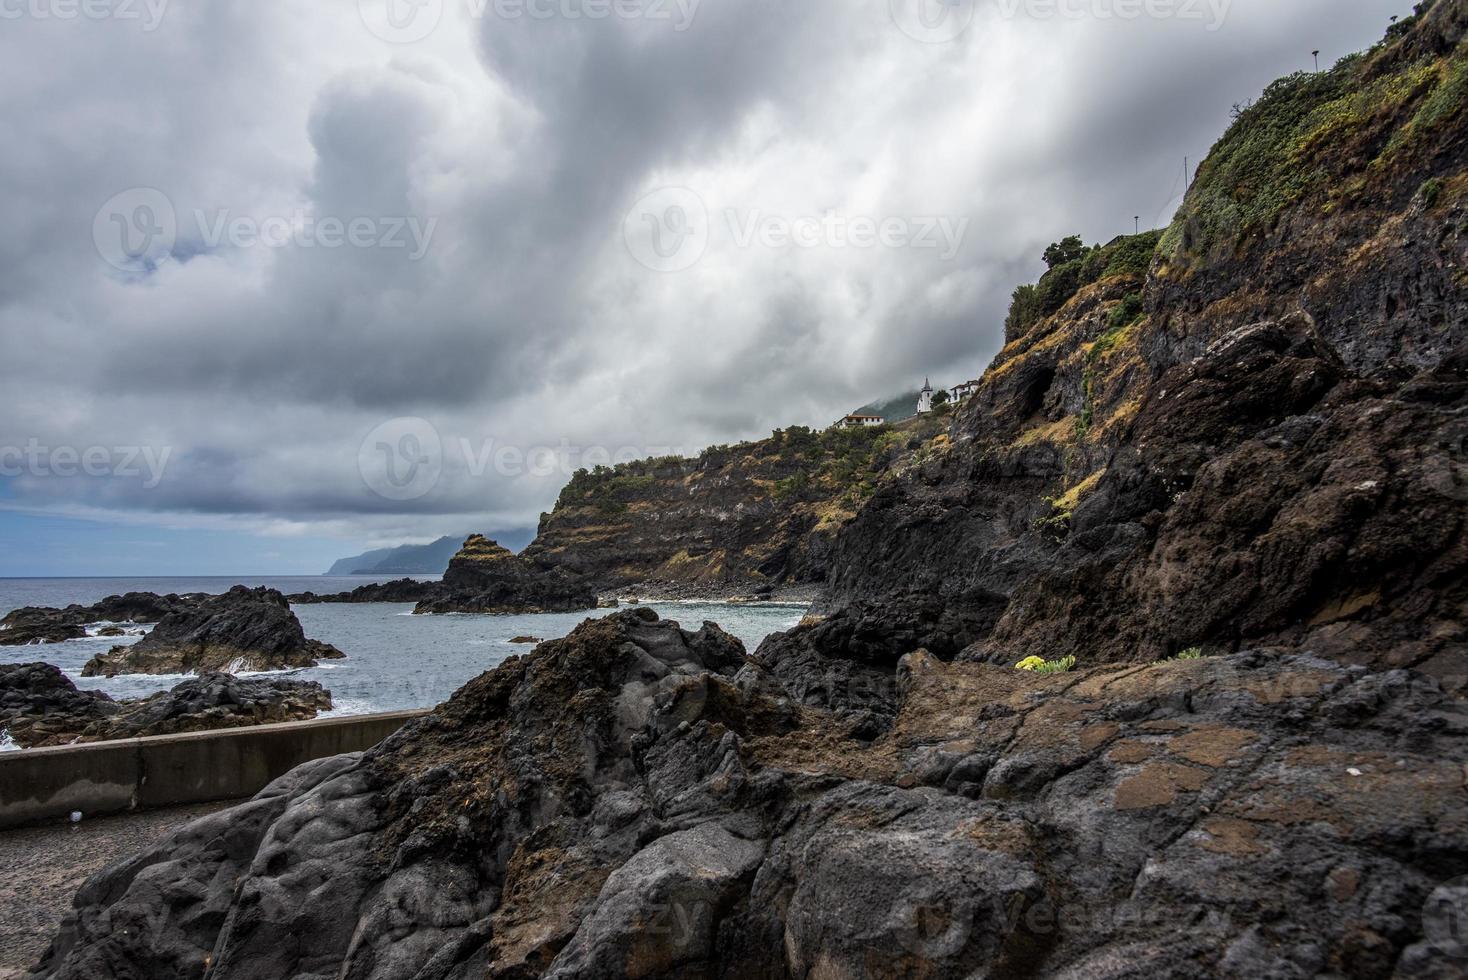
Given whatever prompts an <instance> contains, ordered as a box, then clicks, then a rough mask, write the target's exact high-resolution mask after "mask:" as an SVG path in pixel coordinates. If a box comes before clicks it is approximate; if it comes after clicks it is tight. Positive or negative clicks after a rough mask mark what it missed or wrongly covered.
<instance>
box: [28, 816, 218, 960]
mask: <svg viewBox="0 0 1468 980" xmlns="http://www.w3.org/2000/svg"><path fill="white" fill-rule="evenodd" d="M229 805H230V804H229V803H203V804H199V805H196V806H187V807H178V808H176V809H170V810H152V811H149V812H147V813H130V814H124V815H122V816H116V817H99V818H97V819H95V820H83V821H82V822H81V823H79V824H76V825H72V824H60V825H48V826H43V827H31V828H26V829H24V830H7V831H0V980H15V978H17V977H20V976H23V975H24V974H25V971H26V969H27V968H29V967H30V966H33V965H34V964H35V962H36V961H37V960H38V959H40V957H41V954H42V953H44V952H45V951H46V945H47V943H49V942H50V941H51V936H52V935H53V934H54V933H55V932H56V927H57V926H59V925H60V924H61V917H62V916H63V915H65V914H66V911H67V909H69V908H71V899H72V896H73V895H75V894H76V891H77V889H78V888H80V887H81V885H82V882H84V881H86V879H87V877H88V876H89V875H91V874H93V873H94V872H97V871H100V870H101V869H102V868H104V867H106V866H107V865H108V864H110V863H111V862H113V861H115V860H119V859H121V858H123V857H126V856H127V855H129V854H134V853H136V852H138V851H141V850H142V849H143V848H145V847H147V846H148V845H150V844H152V843H154V842H156V841H157V840H158V839H159V838H160V837H162V836H163V835H164V834H167V833H168V832H169V831H171V830H173V828H175V827H177V826H179V825H180V824H184V823H187V822H188V821H190V820H192V819H194V818H195V817H200V816H203V815H204V814H206V813H213V812H214V811H215V810H222V809H224V808H225V807H227V806H229Z"/></svg>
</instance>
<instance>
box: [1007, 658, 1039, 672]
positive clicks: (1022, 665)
mask: <svg viewBox="0 0 1468 980" xmlns="http://www.w3.org/2000/svg"><path fill="white" fill-rule="evenodd" d="M1014 666H1015V667H1016V668H1018V669H1019V670H1039V669H1040V668H1041V667H1043V666H1045V658H1044V657H1026V658H1025V659H1023V660H1021V661H1020V662H1019V663H1017V664H1015V665H1014Z"/></svg>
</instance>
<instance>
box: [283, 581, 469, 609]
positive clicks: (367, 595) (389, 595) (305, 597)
mask: <svg viewBox="0 0 1468 980" xmlns="http://www.w3.org/2000/svg"><path fill="white" fill-rule="evenodd" d="M444 591H445V590H444V585H443V583H442V582H420V581H418V580H417V579H411V578H404V579H397V580H395V581H392V582H373V583H369V584H367V585H359V586H358V587H357V588H355V589H353V590H352V591H350V592H338V593H335V594H332V595H317V594H316V593H315V592H299V593H296V594H295V595H292V596H288V597H287V598H288V599H289V600H290V603H291V605H293V606H296V605H299V606H309V605H317V604H320V603H366V602H396V603H408V602H412V603H419V602H424V601H426V600H429V599H435V598H438V597H440V596H442V595H443V594H444Z"/></svg>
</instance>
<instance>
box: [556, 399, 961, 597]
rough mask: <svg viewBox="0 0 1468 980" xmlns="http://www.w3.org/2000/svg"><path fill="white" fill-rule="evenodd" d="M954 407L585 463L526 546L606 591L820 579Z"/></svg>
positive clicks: (944, 427) (935, 436)
mask: <svg viewBox="0 0 1468 980" xmlns="http://www.w3.org/2000/svg"><path fill="white" fill-rule="evenodd" d="M947 427H948V419H947V417H946V413H934V414H933V415H929V416H923V417H920V418H915V419H912V420H909V421H906V422H902V423H897V424H892V425H884V426H877V427H873V428H856V429H827V430H824V431H818V430H815V429H810V428H807V427H805V426H792V427H790V428H788V429H780V430H777V431H775V432H774V433H773V434H772V435H771V436H770V438H768V439H763V440H760V441H757V442H747V443H740V444H738V445H734V446H714V447H711V448H709V449H707V450H705V451H704V452H703V453H701V454H700V455H699V456H697V457H694V458H691V459H683V458H681V457H664V458H659V459H647V460H638V461H635V462H631V463H624V464H621V465H619V466H599V467H596V468H595V469H591V470H580V471H578V472H577V473H576V474H574V475H573V476H572V478H571V480H570V482H569V483H568V484H567V485H566V487H565V488H564V489H563V490H562V491H561V495H560V498H559V499H558V500H557V502H556V507H555V511H554V512H553V513H551V514H547V515H545V516H544V517H543V518H542V520H541V527H540V534H539V536H538V537H537V539H536V542H535V544H533V545H532V546H531V548H530V549H529V550H528V551H527V555H530V556H532V557H534V558H536V559H538V560H542V561H545V562H547V563H549V564H553V565H563V566H565V567H566V568H567V569H568V570H569V571H572V572H573V573H576V574H579V575H584V576H587V577H588V578H589V579H590V580H591V581H592V582H593V583H594V584H595V585H596V587H598V588H600V589H613V588H617V587H621V586H626V585H634V584H642V585H645V586H647V587H648V588H651V589H654V590H657V589H666V590H668V591H673V589H671V588H668V587H677V586H680V585H694V584H697V585H706V586H731V585H732V586H737V585H741V584H743V585H757V584H759V583H762V582H787V583H800V582H815V581H819V580H820V579H821V578H822V577H823V575H824V572H825V565H824V555H825V553H826V552H827V550H828V547H829V542H830V539H831V538H832V537H833V536H834V534H835V533H836V531H837V530H839V529H840V527H842V526H843V525H844V524H845V523H846V522H847V521H848V520H850V519H851V518H852V517H853V516H855V514H856V513H857V511H858V510H860V508H861V507H862V505H863V504H864V503H865V502H866V501H867V500H868V499H869V498H870V497H871V496H872V495H873V494H874V493H875V492H876V489H877V486H878V485H879V483H880V482H881V481H882V480H884V479H887V478H889V476H890V475H892V474H895V473H897V472H899V471H900V470H901V469H902V468H903V466H904V465H905V464H906V463H908V462H910V461H912V460H914V459H918V458H920V457H922V456H923V455H924V454H925V453H928V452H931V451H933V444H934V442H935V440H937V439H940V438H941V435H940V434H941V433H943V432H946V430H947Z"/></svg>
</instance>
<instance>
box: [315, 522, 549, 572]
mask: <svg viewBox="0 0 1468 980" xmlns="http://www.w3.org/2000/svg"><path fill="white" fill-rule="evenodd" d="M494 536H495V539H496V540H497V541H500V542H503V544H504V546H505V547H506V548H509V549H510V550H511V551H519V550H521V549H522V548H524V547H525V546H526V545H527V544H529V543H530V540H531V538H533V537H534V536H535V532H534V531H532V530H530V529H528V528H525V529H521V530H513V531H496V532H495V535H494ZM467 537H468V535H467V534H461V535H458V536H453V535H450V536H448V537H443V538H439V539H438V540H437V541H434V542H433V543H432V544H405V545H399V546H398V547H396V548H377V549H374V550H372V551H367V552H363V553H362V554H360V555H353V556H352V557H351V558H343V559H341V560H340V561H338V562H336V563H335V564H333V565H332V566H331V568H330V569H328V570H327V572H326V574H327V575H441V574H443V570H444V569H445V568H448V567H449V560H450V559H451V558H453V557H454V554H455V553H456V552H457V551H458V550H459V546H460V545H461V544H463V543H464V539H465V538H467Z"/></svg>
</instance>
